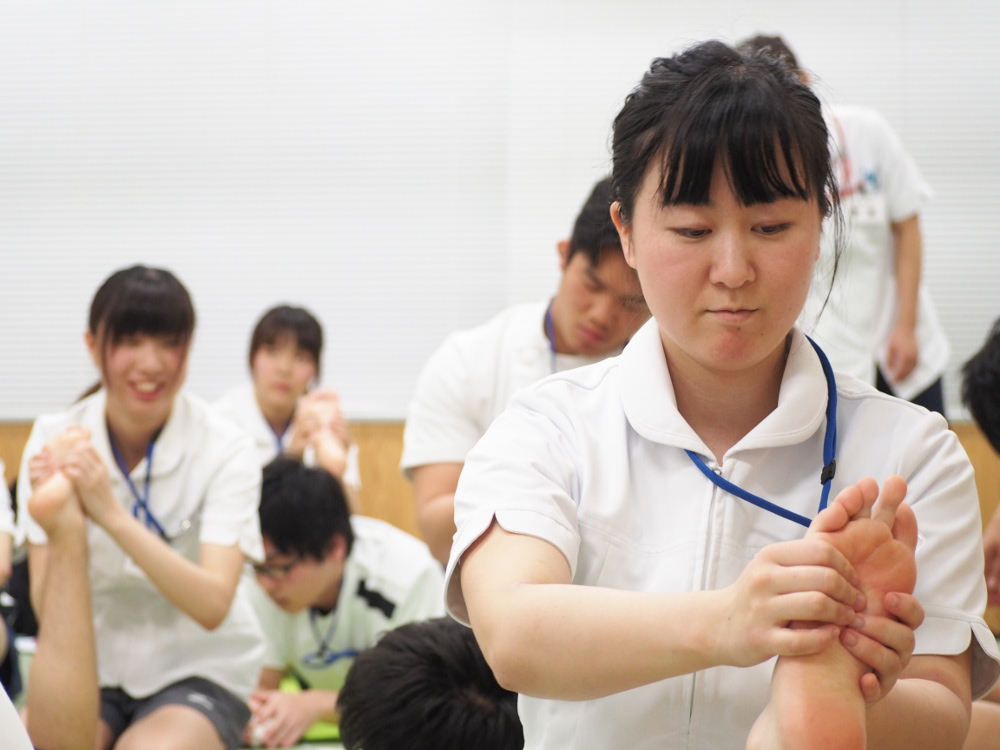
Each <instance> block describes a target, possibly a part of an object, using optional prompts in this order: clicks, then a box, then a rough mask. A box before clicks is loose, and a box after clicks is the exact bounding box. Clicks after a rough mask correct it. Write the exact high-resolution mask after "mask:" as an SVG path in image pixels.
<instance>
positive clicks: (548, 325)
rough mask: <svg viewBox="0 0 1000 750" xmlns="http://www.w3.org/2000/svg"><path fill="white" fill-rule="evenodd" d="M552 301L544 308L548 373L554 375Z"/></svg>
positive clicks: (554, 346)
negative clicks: (547, 341) (547, 347)
mask: <svg viewBox="0 0 1000 750" xmlns="http://www.w3.org/2000/svg"><path fill="white" fill-rule="evenodd" d="M552 302H555V300H553V301H552ZM552 302H549V306H548V307H546V308H545V338H547V339H548V340H549V374H550V375H554V374H555V372H556V326H555V323H554V322H553V320H552Z"/></svg>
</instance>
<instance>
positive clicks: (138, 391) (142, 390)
mask: <svg viewBox="0 0 1000 750" xmlns="http://www.w3.org/2000/svg"><path fill="white" fill-rule="evenodd" d="M131 385H132V392H133V393H134V394H135V395H136V397H137V398H139V399H142V400H144V401H145V400H152V399H155V398H156V397H157V396H159V395H160V393H161V392H162V391H163V384H162V383H154V382H151V381H148V380H143V381H140V382H138V383H132V384H131Z"/></svg>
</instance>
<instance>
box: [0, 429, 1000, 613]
mask: <svg viewBox="0 0 1000 750" xmlns="http://www.w3.org/2000/svg"><path fill="white" fill-rule="evenodd" d="M952 427H953V429H954V430H955V433H956V434H957V435H958V438H959V440H960V441H961V442H962V445H963V446H964V447H965V450H966V452H967V453H968V454H969V459H970V460H971V461H972V465H973V467H974V468H975V470H976V487H977V489H978V491H979V505H980V509H981V511H982V515H983V518H984V519H985V520H986V521H988V520H989V519H990V518H992V517H993V513H994V511H996V509H997V506H998V505H1000V457H998V456H997V454H996V453H994V451H993V449H992V447H991V446H990V444H989V443H988V442H987V441H986V438H984V437H983V435H982V433H981V432H980V431H979V428H977V427H976V426H975V425H974V424H972V423H968V422H960V423H956V424H954V425H952ZM30 430H31V424H30V423H28V422H0V459H2V460H3V461H4V463H5V465H6V470H5V478H6V480H7V482H8V483H9V482H11V481H12V480H13V479H14V477H15V476H16V474H17V470H18V466H19V465H20V462H21V452H22V451H23V450H24V444H25V442H26V441H27V439H28V433H29V432H30ZM351 430H352V433H353V435H354V439H355V440H356V441H357V443H358V460H359V463H360V467H359V468H360V470H361V487H362V491H361V498H360V501H361V512H362V513H364V514H365V515H368V516H374V517H375V518H381V519H382V520H384V521H388V522H389V523H391V524H393V525H395V526H397V527H399V528H401V529H403V530H404V531H406V532H409V533H410V534H413V535H414V536H419V531H418V529H417V518H416V512H415V509H414V503H413V489H412V488H411V487H410V484H409V482H407V481H406V480H405V479H404V478H403V476H402V474H401V473H400V471H399V458H400V455H401V454H402V451H403V423H402V422H354V423H352V424H351ZM986 621H987V623H988V624H989V626H990V628H991V629H992V630H993V632H994V633H1000V607H990V608H989V609H987V611H986Z"/></svg>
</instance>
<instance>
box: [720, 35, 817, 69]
mask: <svg viewBox="0 0 1000 750" xmlns="http://www.w3.org/2000/svg"><path fill="white" fill-rule="evenodd" d="M736 49H737V50H738V51H739V52H741V53H743V54H744V55H763V56H765V57H770V58H773V59H775V60H778V61H779V62H781V63H782V64H784V66H785V67H786V68H788V69H789V70H790V71H792V72H793V73H795V74H796V75H798V74H799V73H800V72H801V70H802V68H800V67H799V61H798V58H796V57H795V53H794V52H792V48H791V47H789V46H788V44H787V43H786V42H785V40H784V39H782V38H781V37H780V36H778V35H777V34H773V35H769V34H755V35H754V36H752V37H749V38H747V39H744V40H743V41H742V42H740V43H739V44H737V45H736Z"/></svg>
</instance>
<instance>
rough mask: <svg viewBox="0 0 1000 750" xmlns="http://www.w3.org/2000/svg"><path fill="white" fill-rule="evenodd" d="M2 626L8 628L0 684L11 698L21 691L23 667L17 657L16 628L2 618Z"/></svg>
mask: <svg viewBox="0 0 1000 750" xmlns="http://www.w3.org/2000/svg"><path fill="white" fill-rule="evenodd" d="M0 627H5V628H7V653H6V654H4V655H3V661H0V685H3V689H4V690H6V691H7V695H9V696H10V699H11V700H14V699H15V698H17V696H18V695H20V693H21V667H20V664H19V663H18V658H17V647H16V646H15V645H14V628H12V627H11V626H10V625H9V624H7V623H5V622H3V620H0Z"/></svg>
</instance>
